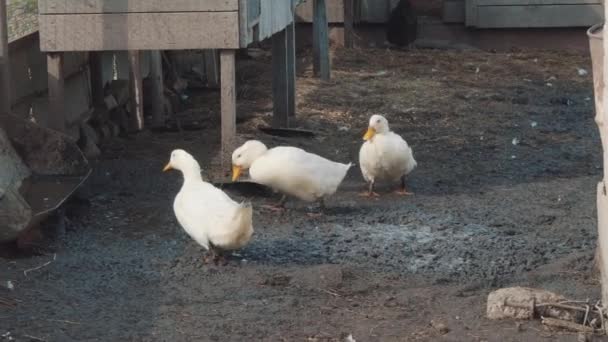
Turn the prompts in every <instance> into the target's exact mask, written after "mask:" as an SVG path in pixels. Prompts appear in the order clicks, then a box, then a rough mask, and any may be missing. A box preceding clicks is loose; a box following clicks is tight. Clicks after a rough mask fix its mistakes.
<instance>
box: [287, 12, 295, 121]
mask: <svg viewBox="0 0 608 342" xmlns="http://www.w3.org/2000/svg"><path fill="white" fill-rule="evenodd" d="M285 36H286V51H285V52H286V55H287V72H286V73H285V77H286V78H287V88H286V91H287V114H288V116H290V117H295V116H296V23H295V21H292V23H291V24H290V25H288V26H287V27H286V28H285Z"/></svg>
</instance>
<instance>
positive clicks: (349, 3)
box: [344, 0, 355, 49]
mask: <svg viewBox="0 0 608 342" xmlns="http://www.w3.org/2000/svg"><path fill="white" fill-rule="evenodd" d="M354 6H355V4H354V0H344V47H345V48H348V49H352V48H353V47H354V46H355V28H354V20H355V7H354Z"/></svg>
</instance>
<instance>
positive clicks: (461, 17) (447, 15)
mask: <svg viewBox="0 0 608 342" xmlns="http://www.w3.org/2000/svg"><path fill="white" fill-rule="evenodd" d="M441 10H442V13H441V20H442V21H443V22H444V23H464V22H465V19H466V14H465V12H466V10H465V1H464V0H444V1H443V4H442V9H441Z"/></svg>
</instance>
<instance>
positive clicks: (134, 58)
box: [129, 50, 144, 131]
mask: <svg viewBox="0 0 608 342" xmlns="http://www.w3.org/2000/svg"><path fill="white" fill-rule="evenodd" d="M142 89H143V85H142V77H141V62H140V53H139V51H137V50H135V51H129V90H130V92H131V94H130V96H131V113H130V114H131V120H130V122H131V124H130V125H131V129H132V130H134V131H141V130H142V129H144V99H143V93H142Z"/></svg>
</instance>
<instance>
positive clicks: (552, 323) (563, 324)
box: [541, 317, 595, 333]
mask: <svg viewBox="0 0 608 342" xmlns="http://www.w3.org/2000/svg"><path fill="white" fill-rule="evenodd" d="M541 319H542V323H543V324H544V325H546V326H549V327H554V328H562V329H567V330H570V331H578V332H582V333H593V332H595V329H593V328H592V327H588V326H585V325H582V324H578V323H574V322H570V321H564V320H563V319H557V318H549V317H541Z"/></svg>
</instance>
